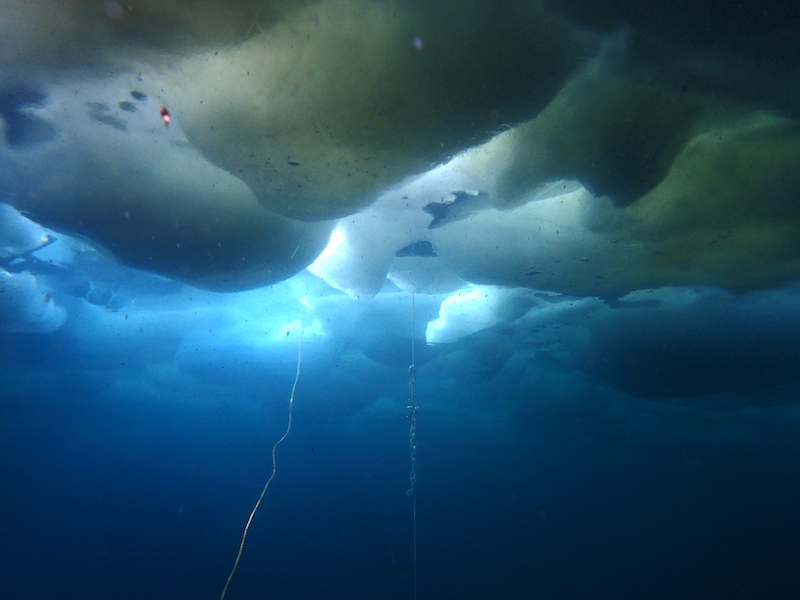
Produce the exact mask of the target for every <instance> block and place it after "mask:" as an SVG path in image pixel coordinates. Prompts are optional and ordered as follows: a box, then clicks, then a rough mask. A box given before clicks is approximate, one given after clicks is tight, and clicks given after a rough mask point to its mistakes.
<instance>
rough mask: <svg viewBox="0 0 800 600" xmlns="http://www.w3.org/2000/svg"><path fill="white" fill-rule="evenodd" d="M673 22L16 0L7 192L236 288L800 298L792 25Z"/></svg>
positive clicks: (419, 7) (748, 9) (433, 6)
mask: <svg viewBox="0 0 800 600" xmlns="http://www.w3.org/2000/svg"><path fill="white" fill-rule="evenodd" d="M673 4H674V3H671V2H656V3H650V4H649V5H648V6H649V8H648V9H647V10H644V9H630V10H626V9H624V8H620V7H618V6H616V5H617V3H604V2H577V1H569V0H565V1H564V2H559V1H557V0H552V1H549V2H545V1H542V2H531V1H528V0H526V1H524V2H522V1H520V2H502V3H497V2H452V1H447V2H445V1H429V0H426V1H425V2H414V1H411V2H408V1H404V2H374V1H363V0H359V1H354V0H328V1H322V2H294V1H290V0H284V1H279V2H265V3H253V2H231V1H228V0H226V1H225V2H221V1H212V0H206V1H201V2H189V1H188V0H187V1H182V0H174V1H172V2H163V3H162V2H158V3H153V2H145V1H137V0H134V1H132V2H126V3H120V2H116V1H115V0H106V1H104V2H86V1H78V0H73V1H71V2H63V1H56V0H38V1H36V2H30V1H28V0H25V1H22V0H8V1H6V2H3V3H2V6H0V60H2V64H3V70H2V76H1V77H0V114H2V118H3V119H2V125H3V129H2V133H3V136H2V137H3V141H2V147H0V187H2V189H3V191H4V193H5V198H4V200H6V201H7V202H9V203H10V204H12V205H13V206H15V207H16V208H17V209H19V210H21V211H23V212H24V213H25V214H26V215H28V216H30V217H32V218H33V219H35V220H37V221H39V222H41V223H44V224H46V225H48V226H50V227H52V228H54V229H57V230H64V231H68V232H71V233H76V234H80V235H83V236H86V237H88V238H89V239H91V240H93V241H94V242H96V243H98V244H101V245H102V246H104V247H105V248H107V249H108V250H109V251H110V252H111V253H113V254H114V255H115V256H116V257H117V258H118V259H119V260H120V261H122V262H124V263H126V264H128V265H132V266H135V267H139V268H143V269H147V270H150V271H153V272H156V273H160V274H163V275H166V276H168V277H171V278H175V279H178V280H180V281H183V282H186V283H189V284H191V285H194V286H198V287H202V288H206V289H211V290H218V291H233V290H242V289H249V288H254V287H258V286H263V285H266V284H269V283H272V282H276V281H280V280H282V279H285V278H287V277H290V276H292V275H293V274H295V273H297V272H299V271H300V270H302V269H303V268H304V267H306V266H308V265H309V264H311V263H312V262H314V261H316V263H314V267H313V269H314V272H315V273H317V274H318V275H320V276H321V277H323V278H325V279H326V280H327V281H329V282H330V283H332V284H333V285H334V286H336V287H339V288H340V289H342V290H345V291H347V292H348V293H350V294H351V295H373V294H375V293H377V292H378V290H379V289H380V287H381V285H382V284H383V282H384V280H385V278H386V276H387V274H388V275H389V276H390V277H391V278H392V280H393V281H395V282H396V283H397V284H398V285H399V286H400V287H401V288H405V289H411V288H413V287H416V288H417V289H418V290H420V291H448V290H452V289H455V288H457V287H459V286H460V285H463V282H473V283H484V284H496V285H503V286H515V287H519V286H522V287H528V288H532V289H537V290H543V291H547V292H557V293H568V294H575V295H582V296H587V295H592V296H601V297H611V298H613V297H619V296H621V295H623V294H625V293H628V292H630V291H633V290H637V289H643V288H653V287H661V286H675V285H695V284H704V285H715V286H721V287H725V288H728V289H731V290H736V291H746V290H756V289H763V288H769V287H774V286H777V285H780V284H782V283H784V282H787V281H792V280H795V279H797V278H798V274H800V235H798V234H799V233H800V200H798V195H797V190H798V189H800V186H799V185H798V184H800V169H799V168H798V165H800V129H799V128H798V122H797V121H796V120H795V117H796V116H797V114H798V109H800V106H799V105H798V101H797V98H798V94H797V92H798V90H799V89H800V87H799V86H800V80H799V79H798V74H797V67H796V64H797V59H798V48H797V40H796V38H794V37H792V33H791V32H792V31H793V30H794V31H796V29H793V25H796V22H797V13H796V8H795V9H792V8H791V5H789V4H787V5H785V6H784V5H782V4H777V5H775V6H770V7H769V10H762V8H763V3H758V6H756V5H755V4H753V3H748V2H745V3H743V4H740V5H737V6H738V8H737V11H736V12H735V13H732V12H731V11H729V10H728V7H727V5H725V6H719V7H717V6H716V5H714V4H711V5H706V4H702V3H701V4H700V5H698V6H697V7H692V9H691V10H689V9H686V11H685V12H682V9H680V8H676V7H673V6H672V5H673ZM717 11H722V12H724V14H725V17H726V18H725V19H724V20H721V21H720V20H719V17H720V15H721V14H722V12H720V13H719V14H717ZM793 11H794V12H793ZM792 19H794V20H792ZM710 32H713V34H712V33H710ZM162 109H166V110H167V111H168V114H169V116H170V117H171V119H170V122H169V125H168V126H165V124H164V122H163V113H164V111H163V110H162ZM332 231H335V232H336V234H335V235H333V236H331V232H332ZM329 240H330V241H331V243H330V245H329V244H328V242H329ZM415 243H416V244H417V245H413V244H415ZM326 246H327V250H325V252H324V253H323V250H324V249H325V248H326ZM404 249H405V250H404ZM415 249H416V250H415ZM321 253H322V256H321V257H320V254H321ZM398 254H400V256H398ZM318 257H319V258H318ZM415 272H416V273H418V275H417V276H416V277H415V276H413V273H415ZM409 273H412V275H409Z"/></svg>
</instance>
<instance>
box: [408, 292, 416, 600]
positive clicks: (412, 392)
mask: <svg viewBox="0 0 800 600" xmlns="http://www.w3.org/2000/svg"><path fill="white" fill-rule="evenodd" d="M416 313H417V306H416V297H415V294H414V293H413V292H412V293H411V364H410V365H409V367H408V376H409V382H408V419H409V420H410V421H411V425H410V426H409V429H408V450H409V454H410V457H411V472H410V473H409V475H408V482H409V487H408V490H406V496H410V497H411V499H412V502H413V512H412V514H413V531H414V546H413V548H414V550H413V553H414V600H417V419H418V418H419V404H418V403H417V352H416V343H415V339H414V334H415V331H416Z"/></svg>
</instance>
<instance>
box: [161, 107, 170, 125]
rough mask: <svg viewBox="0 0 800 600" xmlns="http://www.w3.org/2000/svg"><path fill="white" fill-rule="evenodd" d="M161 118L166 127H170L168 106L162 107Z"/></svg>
mask: <svg viewBox="0 0 800 600" xmlns="http://www.w3.org/2000/svg"><path fill="white" fill-rule="evenodd" d="M161 120H162V121H164V127H169V120H170V116H169V111H168V110H167V107H166V106H162V107H161Z"/></svg>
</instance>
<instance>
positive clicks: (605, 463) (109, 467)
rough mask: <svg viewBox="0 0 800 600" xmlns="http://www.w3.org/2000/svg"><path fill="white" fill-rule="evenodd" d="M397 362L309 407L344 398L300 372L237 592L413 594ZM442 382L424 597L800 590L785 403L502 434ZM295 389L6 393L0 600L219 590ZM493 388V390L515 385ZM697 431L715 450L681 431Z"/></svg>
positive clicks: (423, 381) (559, 412)
mask: <svg viewBox="0 0 800 600" xmlns="http://www.w3.org/2000/svg"><path fill="white" fill-rule="evenodd" d="M292 352H293V351H292V350H291V348H287V353H289V354H290V355H291V354H292ZM312 356H313V353H312ZM310 360H312V359H311V358H309V359H307V361H310ZM290 363H291V361H288V363H287V364H290ZM308 367H309V368H311V365H310V364H308ZM290 368H291V367H290ZM288 375H291V373H289V374H288ZM404 375H405V374H404V371H403V370H402V369H398V370H397V383H398V388H397V390H395V391H394V392H392V393H390V394H389V396H388V397H387V398H388V399H387V401H386V403H387V407H388V408H387V407H384V408H382V409H381V410H380V411H375V412H373V413H369V411H367V412H365V411H363V410H362V411H356V412H353V413H352V414H350V415H347V416H335V415H334V416H331V415H329V414H327V415H326V414H325V412H324V411H322V413H321V414H322V415H323V416H321V417H320V416H319V414H320V413H319V412H317V411H315V404H316V405H319V404H320V403H323V402H325V403H328V404H335V403H336V402H337V401H343V402H344V401H346V399H341V398H336V397H330V396H326V394H327V389H326V382H325V380H324V379H323V378H322V377H318V378H317V379H315V380H311V379H308V378H307V379H303V377H302V375H301V379H300V385H299V388H298V392H297V398H296V405H295V409H296V413H295V420H294V425H293V429H292V431H291V434H290V436H289V438H288V439H287V440H286V441H285V443H284V444H283V445H282V446H281V447H280V448H279V451H278V474H277V477H276V479H275V481H274V482H273V485H272V486H271V488H270V489H269V491H268V493H267V496H266V498H265V501H264V504H263V505H262V507H261V509H260V512H259V513H258V515H257V517H256V519H255V521H254V524H253V527H252V530H251V534H250V536H249V538H248V542H247V545H246V548H245V552H244V557H243V559H242V562H241V564H240V567H239V570H238V572H237V574H236V576H235V578H234V580H233V583H232V585H231V589H230V591H229V593H228V597H229V598H230V599H235V598H262V597H263V598H285V599H292V598H387V599H389V598H398V599H400V598H412V597H413V588H412V581H413V564H412V516H411V515H412V512H411V511H412V502H411V500H410V499H409V498H408V497H406V495H405V490H406V489H407V487H408V468H409V456H408V420H407V419H406V418H405V416H406V412H405V406H404V403H405V396H404V395H405V393H406V386H405V381H404ZM436 376H437V375H436V373H435V372H433V371H432V370H428V371H427V372H426V370H425V369H424V368H423V369H421V370H420V374H419V400H420V404H421V406H422V411H421V417H420V423H419V430H418V470H419V473H418V487H417V510H418V522H417V527H418V587H419V598H423V599H425V598H428V599H433V598H443V599H444V598H454V599H455V598H459V599H464V598H476V599H477V598H553V599H561V598H642V597H647V598H676V597H681V598H709V597H714V598H790V597H795V596H796V595H797V594H798V592H800V581H798V576H797V568H796V565H797V564H798V559H800V541H798V540H800V519H798V518H797V506H798V504H799V502H800V477H798V475H799V473H798V469H799V467H798V465H799V464H800V462H799V461H798V458H800V443H798V436H797V434H798V430H800V422H799V421H798V418H797V415H796V414H793V413H792V412H791V411H790V410H783V409H771V410H766V409H765V410H750V411H749V412H748V411H747V410H744V411H742V410H739V411H732V412H724V411H721V412H713V411H709V412H701V413H698V414H694V413H691V411H690V413H688V416H687V413H684V412H681V410H680V409H679V408H674V410H665V411H662V412H661V413H659V412H658V410H652V409H651V410H652V412H651V415H650V417H649V419H650V424H649V425H648V432H647V433H646V434H641V432H640V433H637V432H636V431H635V428H633V427H631V426H630V422H631V420H632V419H633V418H634V417H632V416H631V415H635V414H636V413H637V412H638V411H637V410H636V409H631V408H630V406H629V408H628V410H631V411H632V412H631V413H630V414H626V416H625V419H622V420H619V419H614V418H613V412H614V410H615V409H609V408H608V406H607V405H606V406H605V408H598V407H596V406H594V405H593V404H592V399H584V400H582V401H581V402H583V403H588V404H587V406H583V407H577V408H576V406H573V407H572V408H571V409H569V410H567V409H564V408H559V407H558V406H557V405H552V406H551V407H550V408H548V409H545V410H542V411H540V412H539V413H536V414H529V415H528V416H527V417H526V418H522V417H519V416H517V417H515V418H513V419H512V427H511V429H510V431H512V433H508V431H506V432H505V433H497V432H495V433H494V434H493V433H492V432H491V431H490V430H489V429H487V428H485V427H484V425H485V423H482V422H481V420H482V418H481V417H476V415H480V414H483V413H476V412H472V413H466V412H465V413H464V414H462V415H455V416H453V415H450V416H448V417H445V416H443V415H442V414H441V413H440V414H436V411H428V412H427V413H426V405H434V406H436V405H439V406H440V405H441V402H442V400H443V399H442V396H441V394H442V392H441V388H438V389H439V391H436V390H437V388H436V386H435V385H434V383H435V381H434V377H436ZM46 379H47V378H46V376H45V375H42V376H41V377H39V381H40V382H43V381H46ZM289 379H290V378H289ZM288 383H290V381H289V382H287V381H284V380H282V381H280V384H279V385H276V386H275V387H274V388H270V387H269V386H267V388H268V389H266V390H264V391H263V393H262V395H261V398H260V399H259V400H257V401H247V402H243V401H241V398H237V397H236V396H237V389H236V388H235V387H231V389H228V390H225V388H220V389H218V390H216V392H215V394H214V395H213V397H212V395H211V393H210V392H209V397H207V398H203V397H201V396H200V395H198V393H197V391H196V390H191V389H188V388H187V389H185V394H184V395H183V397H175V396H174V395H172V396H167V395H159V394H150V395H147V394H141V395H139V396H138V397H136V398H134V397H132V396H125V395H119V396H118V397H114V395H113V394H106V395H103V396H102V397H94V398H92V397H89V395H87V394H84V395H82V394H78V393H69V392H65V391H59V390H58V386H50V387H48V384H46V383H40V384H33V385H30V384H29V385H27V386H24V387H20V388H19V389H11V388H8V387H7V388H6V390H5V397H4V400H3V404H2V419H3V423H4V426H3V430H4V431H3V441H2V444H3V451H2V473H1V476H2V494H1V495H0V499H1V500H0V501H1V502H2V514H3V523H4V526H3V535H2V537H1V538H0V540H2V542H0V543H1V544H2V545H0V564H1V565H2V567H0V568H1V569H2V580H3V588H4V592H3V596H4V597H8V598H14V597H17V598H26V599H31V600H33V599H39V598H42V599H45V598H63V599H67V600H69V599H79V598H80V599H83V598H117V599H129V598H130V599H138V598H149V599H162V598H163V599H167V598H217V597H219V594H220V592H221V589H222V586H223V584H224V582H225V579H226V577H227V574H228V571H229V570H230V568H231V566H232V562H233V559H234V556H235V553H236V549H237V545H238V541H239V536H240V534H241V530H242V527H243V525H244V522H245V519H246V517H247V514H248V512H249V511H250V509H251V507H252V504H253V502H254V501H255V499H256V498H257V496H258V494H259V492H260V489H261V486H262V485H263V484H264V481H265V479H266V476H267V475H268V472H269V452H270V448H271V446H272V444H273V443H274V442H275V440H276V439H277V438H278V437H279V436H280V434H281V433H282V431H283V429H284V428H285V425H286V422H285V418H286V400H287V398H288V394H289V385H288ZM465 385H467V384H465ZM73 387H74V386H73ZM479 388H480V389H482V390H483V391H482V392H481V393H479V394H478V395H477V396H475V398H474V400H476V401H477V402H478V403H486V405H490V404H491V403H497V402H498V397H497V396H496V395H494V394H492V393H490V392H492V391H494V392H497V393H498V394H502V393H504V392H506V393H507V392H509V390H508V389H506V390H503V389H501V388H500V387H499V384H498V387H496V388H493V384H492V383H491V382H489V383H488V384H484V385H483V386H482V387H480V386H479ZM197 389H199V390H202V389H203V388H202V387H198V388H197ZM454 393H458V388H455V392H454ZM598 393H601V392H598ZM540 400H541V401H543V402H545V403H546V399H540ZM597 402H598V405H602V404H603V403H602V402H601V401H600V400H598V401H597ZM645 404H646V403H645ZM667 404H669V403H667ZM623 405H624V404H618V405H617V407H618V408H617V409H616V410H619V406H623ZM663 405H664V404H662V405H650V406H663ZM640 411H641V412H646V409H640ZM601 413H603V414H601ZM492 414H494V413H491V412H487V413H485V414H484V416H486V415H490V416H491V415H492ZM610 415H612V416H610ZM653 415H655V416H653ZM626 422H627V424H626V425H625V426H623V424H624V423H626ZM698 428H699V429H701V430H703V431H704V432H707V436H706V439H705V441H704V439H703V436H692V435H691V434H690V433H687V431H691V430H692V429H698ZM498 431H500V430H499V429H498ZM720 431H723V433H719V432H720Z"/></svg>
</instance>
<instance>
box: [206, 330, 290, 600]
mask: <svg viewBox="0 0 800 600" xmlns="http://www.w3.org/2000/svg"><path fill="white" fill-rule="evenodd" d="M302 361H303V327H302V326H301V328H300V341H299V342H298V343H297V372H296V373H295V375H294V383H293V384H292V394H291V396H289V420H288V423H287V424H286V431H285V432H284V434H283V435H282V436H281V438H280V439H279V440H278V441H277V442H275V445H274V446H273V447H272V474H271V475H270V476H269V479H267V483H265V484H264V489H262V490H261V495H260V496H259V497H258V500H257V501H256V504H255V506H253V510H252V511H250V516H249V517H247V523H246V524H245V526H244V533H242V541H241V542H240V543H239V552H238V553H237V554H236V560H235V561H234V562H233V568H232V569H231V574H230V575H228V581H226V582H225V587H224V588H223V589H222V595H221V596H220V597H219V600H225V595H226V594H227V593H228V587H230V585H231V580H232V579H233V575H234V573H236V569H237V568H238V567H239V561H240V560H241V558H242V552H244V543H245V541H246V540H247V534H248V533H249V531H250V525H251V524H252V523H253V517H255V516H256V511H257V510H258V507H259V506H261V501H262V500H263V499H264V494H266V493H267V488H269V484H270V483H272V480H273V479H275V473H276V472H277V471H278V462H277V459H276V457H275V453H276V452H277V450H278V446H280V444H281V442H282V441H283V440H285V439H286V438H287V437H288V435H289V432H290V431H291V430H292V408H293V406H294V393H295V391H296V390H297V382H298V381H299V380H300V363H301V362H302Z"/></svg>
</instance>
